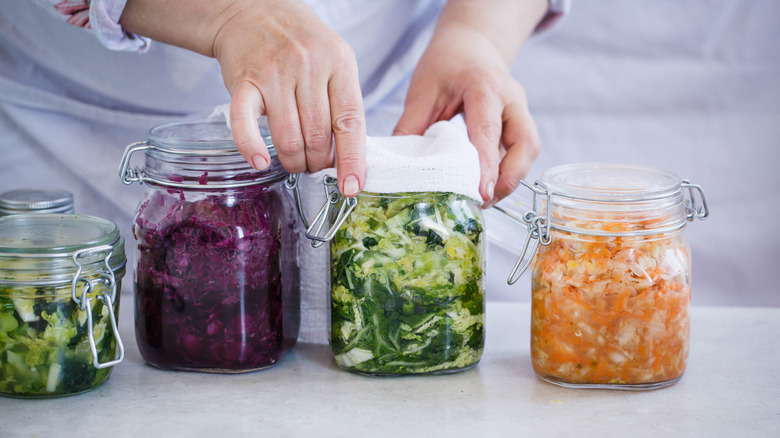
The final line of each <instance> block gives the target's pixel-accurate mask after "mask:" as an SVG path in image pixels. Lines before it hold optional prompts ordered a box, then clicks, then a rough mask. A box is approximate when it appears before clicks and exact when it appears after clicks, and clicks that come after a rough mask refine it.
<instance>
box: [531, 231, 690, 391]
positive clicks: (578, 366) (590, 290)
mask: <svg viewBox="0 0 780 438" xmlns="http://www.w3.org/2000/svg"><path fill="white" fill-rule="evenodd" d="M574 225H576V226H579V227H580V228H582V227H587V223H586V224H583V223H578V224H574ZM651 225H652V224H651V223H649V222H648V223H639V225H638V224H637V222H633V223H631V224H622V223H620V222H611V223H609V224H608V226H604V227H603V228H602V229H603V230H609V231H611V232H620V231H626V230H629V229H631V230H634V229H637V227H638V226H651ZM688 254H689V250H688V248H687V244H686V242H685V240H684V238H683V236H682V234H681V232H673V233H668V234H655V235H650V236H638V237H628V236H621V237H611V236H610V237H606V236H605V237H602V236H585V235H577V234H570V233H565V232H560V231H553V239H552V242H551V243H550V244H549V245H546V246H542V247H541V248H540V249H539V253H538V254H537V256H536V258H535V259H534V276H533V298H532V320H531V358H532V362H533V366H534V369H535V370H536V372H537V373H538V374H539V375H541V376H542V377H547V378H551V379H554V380H558V381H563V382H568V383H591V384H628V385H631V384H647V383H657V382H664V381H668V380H673V379H676V378H678V377H680V376H682V374H683V372H684V371H685V366H686V363H687V359H688V343H689V307H690V272H689V266H690V265H689V263H688Z"/></svg>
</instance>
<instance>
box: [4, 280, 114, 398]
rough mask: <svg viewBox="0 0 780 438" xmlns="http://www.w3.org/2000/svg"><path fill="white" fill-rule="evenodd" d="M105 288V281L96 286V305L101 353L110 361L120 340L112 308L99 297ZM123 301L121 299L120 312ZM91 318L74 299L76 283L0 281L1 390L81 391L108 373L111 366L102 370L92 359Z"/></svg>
mask: <svg viewBox="0 0 780 438" xmlns="http://www.w3.org/2000/svg"><path fill="white" fill-rule="evenodd" d="M103 288H104V286H103V285H99V286H98V287H97V289H96V290H95V291H94V292H93V294H92V295H91V297H92V299H91V300H90V306H91V311H92V315H93V324H94V337H95V344H96V347H97V351H98V358H99V359H100V361H101V362H107V361H110V360H112V359H114V354H115V350H116V341H115V340H114V335H113V329H112V327H111V323H110V320H109V318H108V308H107V307H106V306H105V305H104V304H103V302H102V301H100V300H98V299H97V296H98V295H99V294H100V293H101V292H103V291H104V289H103ZM117 288H119V284H117ZM118 298H119V295H117V300H118ZM118 306H119V303H118V302H115V303H114V311H115V312H118ZM86 324H87V314H86V311H82V310H79V308H78V304H76V303H75V302H74V301H73V300H72V299H71V294H70V284H67V285H61V286H45V287H43V286H42V287H19V286H2V285H0V394H4V395H10V396H15V397H52V396H61V395H68V394H77V393H80V392H84V391H88V390H90V389H93V388H95V387H97V386H98V385H100V384H101V383H103V382H104V381H105V380H106V379H108V376H109V374H110V373H111V368H107V369H101V370H98V369H96V368H95V367H94V366H93V365H92V352H91V350H90V347H89V340H88V337H87V325H86Z"/></svg>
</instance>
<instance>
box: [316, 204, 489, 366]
mask: <svg viewBox="0 0 780 438" xmlns="http://www.w3.org/2000/svg"><path fill="white" fill-rule="evenodd" d="M481 237H482V216H481V211H480V210H479V207H478V206H477V205H476V203H475V202H474V201H472V200H470V199H469V198H465V197H462V196H459V195H454V194H448V193H444V194H442V193H423V194H420V193H416V194H399V195H392V196H379V195H361V196H360V197H359V200H358V204H357V206H356V207H355V209H354V210H353V211H352V213H351V214H350V217H349V219H348V220H347V222H345V224H344V225H343V226H342V227H341V228H340V229H339V231H338V232H337V233H336V235H335V237H334V239H333V240H332V242H331V256H332V259H331V291H332V296H331V323H332V327H331V346H332V348H333V352H334V356H335V359H336V363H337V364H338V365H339V366H341V367H342V368H345V369H348V370H352V371H358V372H364V373H369V374H410V373H431V372H446V371H450V370H457V369H461V368H465V367H469V366H471V365H474V364H476V363H477V362H478V361H479V359H480V357H481V355H482V350H483V346H484V328H483V323H484V292H483V287H482V274H483V269H484V260H483V255H482V254H483V251H482V245H483V243H482V241H481Z"/></svg>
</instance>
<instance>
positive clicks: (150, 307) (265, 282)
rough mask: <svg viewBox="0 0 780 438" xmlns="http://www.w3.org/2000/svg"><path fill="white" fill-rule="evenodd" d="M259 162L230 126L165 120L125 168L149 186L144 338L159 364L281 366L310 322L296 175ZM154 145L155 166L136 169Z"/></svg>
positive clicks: (141, 297) (140, 289) (142, 215)
mask: <svg viewBox="0 0 780 438" xmlns="http://www.w3.org/2000/svg"><path fill="white" fill-rule="evenodd" d="M269 149H270V152H271V157H272V160H271V165H270V166H269V167H268V168H267V169H266V170H264V171H256V170H254V169H253V168H251V167H250V166H249V165H248V164H247V163H246V161H245V160H244V158H243V157H242V156H241V154H240V153H239V152H238V150H237V149H236V145H235V144H234V143H233V140H232V134H231V132H230V130H229V128H228V127H227V126H226V125H225V123H224V122H208V121H193V122H180V123H172V124H166V125H161V126H157V127H155V128H153V129H152V130H151V131H150V132H149V136H148V141H145V142H140V143H136V144H132V145H130V146H128V148H127V150H126V152H125V157H124V158H123V163H122V165H121V167H120V175H121V177H122V180H123V181H124V182H125V183H126V184H130V183H132V182H134V181H137V182H140V183H145V184H146V185H147V190H146V195H145V197H144V198H143V199H142V200H141V202H140V204H139V207H138V209H137V211H136V215H135V220H134V223H133V237H134V239H135V255H136V265H135V277H134V285H135V311H136V321H135V328H136V339H137V342H138V347H139V350H140V352H141V355H142V356H143V358H144V359H145V360H146V361H147V362H148V363H150V364H151V365H154V366H156V367H158V368H163V369H177V370H194V371H206V372H223V373H239V372H247V371H253V370H258V369H261V368H266V367H269V366H271V365H273V364H275V363H277V362H278V361H279V360H280V358H281V356H282V354H283V352H284V351H286V350H288V349H290V348H292V346H293V344H294V343H295V341H296V339H297V336H298V329H299V322H300V292H299V291H300V288H299V275H298V246H297V242H298V231H297V218H296V216H295V214H294V213H295V210H294V204H293V201H292V197H291V194H290V193H289V192H288V191H287V190H286V189H285V180H286V178H287V176H288V174H287V173H286V172H285V171H284V169H283V168H282V166H281V164H280V163H279V160H278V159H277V158H276V154H275V152H274V150H273V148H272V147H271V148H269ZM139 150H144V151H145V159H146V162H145V166H144V168H143V169H138V168H136V169H130V167H129V160H130V156H131V154H132V153H133V152H135V151H139Z"/></svg>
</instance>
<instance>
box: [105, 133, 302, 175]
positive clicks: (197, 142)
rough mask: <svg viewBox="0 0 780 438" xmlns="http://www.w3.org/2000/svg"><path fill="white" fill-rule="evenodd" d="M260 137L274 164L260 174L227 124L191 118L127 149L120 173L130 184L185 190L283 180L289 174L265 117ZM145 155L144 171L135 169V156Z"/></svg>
mask: <svg viewBox="0 0 780 438" xmlns="http://www.w3.org/2000/svg"><path fill="white" fill-rule="evenodd" d="M258 126H259V128H260V133H261V135H262V138H263V140H264V141H265V144H266V145H267V146H268V152H269V154H270V156H271V164H270V165H269V166H268V168H266V169H264V170H255V169H254V168H253V167H252V166H250V165H249V163H247V162H246V160H245V159H244V157H243V156H242V155H241V153H240V152H239V151H238V147H237V146H236V144H235V142H234V141H233V133H232V131H231V130H230V128H229V127H228V126H227V124H226V123H225V122H224V121H223V120H188V121H180V122H172V123H166V124H163V125H159V126H155V127H154V128H152V129H151V130H150V131H149V134H148V139H147V140H146V141H143V142H138V143H133V144H131V145H129V146H128V147H127V149H126V150H125V154H124V156H123V158H122V164H121V166H120V169H119V174H120V177H121V178H122V181H123V182H124V183H125V184H131V183H133V182H136V181H137V182H141V183H143V182H151V183H156V184H161V185H165V186H171V187H182V188H199V189H208V188H227V187H243V186H248V185H254V184H268V183H275V182H278V181H281V180H282V179H284V178H285V177H286V176H287V172H286V171H285V170H284V168H283V167H282V165H281V163H280V162H279V159H278V158H277V156H276V151H275V149H274V147H273V143H272V141H271V136H270V131H269V130H268V127H267V125H266V124H265V119H264V118H261V120H260V122H259V124H258ZM141 150H143V151H145V156H146V162H145V166H144V167H143V168H142V169H139V168H134V169H131V168H130V164H129V161H130V156H131V155H132V154H133V152H136V151H141Z"/></svg>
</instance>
